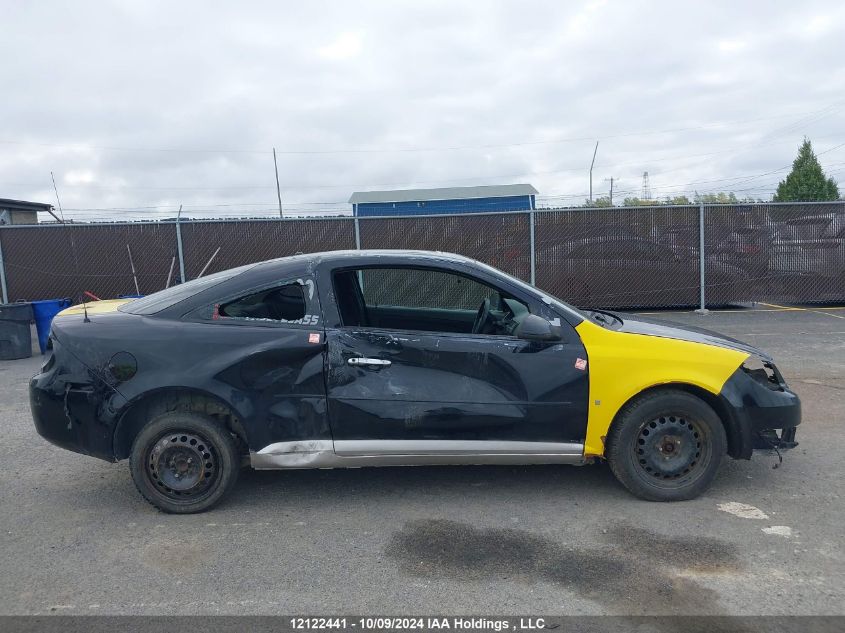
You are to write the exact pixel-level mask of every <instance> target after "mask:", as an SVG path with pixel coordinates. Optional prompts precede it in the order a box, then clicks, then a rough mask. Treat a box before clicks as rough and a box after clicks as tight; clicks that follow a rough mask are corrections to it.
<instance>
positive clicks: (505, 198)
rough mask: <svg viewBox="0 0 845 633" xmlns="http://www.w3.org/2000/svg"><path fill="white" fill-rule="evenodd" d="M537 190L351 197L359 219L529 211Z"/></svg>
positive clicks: (365, 193)
mask: <svg viewBox="0 0 845 633" xmlns="http://www.w3.org/2000/svg"><path fill="white" fill-rule="evenodd" d="M536 195H537V190H536V189H535V188H534V187H532V186H531V185H528V184H521V185H485V186H481V187H446V188H443V189H401V190H394V191H356V192H355V193H353V194H352V197H351V198H349V202H350V203H351V204H352V210H353V213H354V214H355V215H357V216H384V215H430V214H440V213H483V212H485V211H487V212H489V211H529V210H531V209H533V208H534V203H535V196H536Z"/></svg>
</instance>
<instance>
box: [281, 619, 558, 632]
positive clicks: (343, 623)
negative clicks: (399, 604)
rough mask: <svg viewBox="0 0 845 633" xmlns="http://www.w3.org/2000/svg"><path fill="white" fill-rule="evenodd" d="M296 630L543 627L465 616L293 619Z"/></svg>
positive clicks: (528, 621)
mask: <svg viewBox="0 0 845 633" xmlns="http://www.w3.org/2000/svg"><path fill="white" fill-rule="evenodd" d="M290 626H291V628H292V629H294V630H297V631H320V630H336V631H340V630H348V629H357V630H364V631H366V630H378V631H385V630H393V631H444V630H449V631H451V630H456V631H496V632H499V631H537V630H540V629H544V628H546V622H545V620H544V619H543V618H465V617H357V618H346V617H294V618H291V619H290Z"/></svg>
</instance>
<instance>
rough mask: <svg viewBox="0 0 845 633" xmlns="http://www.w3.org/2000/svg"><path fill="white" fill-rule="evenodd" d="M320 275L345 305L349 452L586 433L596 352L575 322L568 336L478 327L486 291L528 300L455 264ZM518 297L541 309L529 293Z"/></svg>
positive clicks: (568, 439)
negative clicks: (539, 337)
mask: <svg viewBox="0 0 845 633" xmlns="http://www.w3.org/2000/svg"><path fill="white" fill-rule="evenodd" d="M327 278H331V281H330V282H329V283H331V288H326V285H327V284H326V279H327ZM341 281H342V282H343V283H341ZM319 285H320V292H321V293H323V292H327V293H331V294H330V296H332V297H333V298H335V299H336V300H337V303H336V306H337V308H338V314H336V315H334V316H333V317H332V316H330V315H329V312H328V310H327V311H326V319H327V324H326V325H327V329H326V344H327V370H326V376H327V384H326V392H327V403H328V413H329V421H330V425H331V429H332V436H333V438H334V445H335V451H336V452H337V453H338V454H340V455H356V454H391V453H406V452H413V453H425V452H429V451H431V452H442V451H444V450H447V451H448V450H455V451H464V450H465V451H467V452H473V451H478V450H487V449H489V448H490V447H491V446H492V445H491V444H490V443H491V442H494V443H496V447H497V450H505V451H507V450H513V451H514V452H520V451H523V450H524V451H527V452H532V451H550V452H555V450H556V447H561V446H563V445H580V444H581V443H582V442H583V439H584V435H585V431H586V409H587V398H588V381H587V372H586V369H585V367H584V366H583V361H584V360H585V359H586V352H585V350H584V347H583V346H582V345H581V343H580V340H579V339H578V337H577V335H576V334H575V332H574V329H572V328H571V327H570V326H569V325H568V324H566V323H564V324H563V325H562V327H561V329H563V330H564V334H563V338H562V339H561V340H558V341H529V340H523V339H520V338H517V337H516V336H513V335H512V334H501V333H487V334H479V333H473V332H472V326H473V322H474V321H475V317H476V312H477V309H478V306H479V303H481V301H483V299H485V298H488V299H490V298H491V297H492V298H499V297H510V299H509V300H511V301H514V300H517V298H513V294H512V293H511V292H509V291H503V290H501V289H500V288H496V287H494V286H492V285H490V284H489V283H487V282H482V281H481V280H479V279H473V278H472V277H468V276H466V275H462V274H455V273H453V272H451V271H449V270H442V269H441V270H438V269H432V268H429V269H415V268H407V267H401V266H397V267H391V268H390V269H385V268H372V269H370V268H367V269H363V270H355V271H350V270H344V271H334V272H333V274H332V275H325V276H323V277H321V282H320V284H319ZM523 302H524V303H523ZM514 305H516V307H517V309H518V310H521V309H522V308H520V307H519V306H520V305H521V306H523V307H524V308H525V309H526V310H533V311H535V312H536V311H538V310H541V309H542V308H538V306H537V305H534V304H532V302H531V301H528V300H526V299H525V298H524V297H520V298H518V301H517V304H514ZM324 306H326V302H325V300H324ZM332 320H334V322H332ZM579 359H581V360H579Z"/></svg>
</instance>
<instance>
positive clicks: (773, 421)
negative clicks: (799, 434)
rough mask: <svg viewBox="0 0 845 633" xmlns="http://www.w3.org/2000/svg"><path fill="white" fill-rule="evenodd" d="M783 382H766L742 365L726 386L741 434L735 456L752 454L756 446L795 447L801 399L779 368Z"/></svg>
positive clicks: (736, 443)
mask: <svg viewBox="0 0 845 633" xmlns="http://www.w3.org/2000/svg"><path fill="white" fill-rule="evenodd" d="M775 375H776V377H777V381H778V382H779V383H780V384H779V385H777V386H776V385H772V384H763V383H762V382H761V381H759V380H757V379H755V378H753V377H752V376H751V375H749V374H748V373H747V372H746V371H745V370H744V369H743V368H742V367H740V368H739V369H737V370H736V372H734V373H733V375H732V376H731V377H730V378H729V379H728V381H727V382H726V383H725V386H724V387H723V388H722V393H721V396H722V398H723V400H724V401H725V402H726V403H727V404H728V406H729V408H730V411H731V416H732V417H733V421H734V428H735V431H736V433H737V434H738V435H739V437H735V438H734V439H735V440H737V441H736V442H735V445H736V446H737V450H735V451H734V452H735V453H737V454H736V455H734V456H735V457H741V458H746V459H747V458H749V457H750V456H751V453H752V451H753V450H755V449H772V448H777V449H780V450H784V449H789V448H794V447H795V446H797V445H798V443H797V442H796V441H795V432H796V428H795V427H797V426H798V425H799V424H800V423H801V401H800V400H799V398H798V396H797V395H796V394H795V393H794V392H792V391H790V390H789V388H788V387H787V386H786V383H785V382H784V381H783V378H782V377H781V376H780V373H779V372H777V369H775Z"/></svg>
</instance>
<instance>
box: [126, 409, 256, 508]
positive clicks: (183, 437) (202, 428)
mask: <svg viewBox="0 0 845 633" xmlns="http://www.w3.org/2000/svg"><path fill="white" fill-rule="evenodd" d="M129 468H130V471H131V472H132V479H133V480H134V482H135V486H136V487H137V488H138V491H139V492H140V493H141V494H142V495H143V496H144V498H145V499H146V500H147V501H149V502H150V503H151V504H153V505H154V506H156V507H157V508H159V509H161V510H163V511H164V512H169V513H174V514H190V513H193V512H202V511H204V510H208V509H209V508H211V507H212V506H214V505H216V504H217V503H218V502H219V501H220V500H221V499H222V498H223V497H224V496H226V494H228V492H229V491H230V490H231V489H232V488H233V487H234V486H235V483H236V482H237V479H238V472H239V469H240V456H239V455H238V448H237V444H236V442H235V439H234V438H233V437H232V435H231V433H230V432H229V430H228V429H226V428H225V427H224V426H223V425H221V424H220V423H218V422H217V421H215V420H213V419H212V418H209V417H206V416H204V415H200V414H198V413H191V412H180V411H174V412H170V413H165V414H164V415H162V416H159V417H157V418H156V419H154V420H153V421H152V422H150V423H149V424H148V425H147V426H145V427H144V428H143V429H141V432H140V433H139V434H138V436H137V437H136V438H135V441H134V442H133V444H132V452H131V454H130V456H129Z"/></svg>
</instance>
